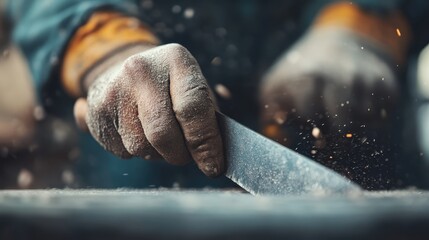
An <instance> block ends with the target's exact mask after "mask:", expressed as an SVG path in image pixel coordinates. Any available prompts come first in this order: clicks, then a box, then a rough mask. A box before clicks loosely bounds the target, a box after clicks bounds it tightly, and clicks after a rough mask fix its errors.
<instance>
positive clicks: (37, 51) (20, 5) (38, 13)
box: [7, 0, 139, 96]
mask: <svg viewBox="0 0 429 240" xmlns="http://www.w3.org/2000/svg"><path fill="white" fill-rule="evenodd" d="M137 9H139V8H138V5H137V2H136V1H122V0H91V1H82V0H62V1H48V0H40V1H28V0H8V1H7V14H8V17H9V18H10V19H11V20H12V22H13V23H14V24H15V25H14V33H13V40H14V41H15V42H16V43H17V44H18V45H19V47H20V48H21V50H22V52H23V53H24V55H25V57H26V59H27V61H28V63H29V66H30V70H31V74H32V77H33V79H34V83H35V86H36V89H37V93H38V94H39V96H44V92H45V91H48V89H47V85H50V84H52V83H53V82H54V83H55V82H56V81H58V82H59V80H58V79H60V69H61V66H62V64H63V59H64V55H65V53H66V49H67V46H69V47H72V48H73V47H74V45H73V43H75V42H76V41H72V42H71V39H72V38H73V37H74V36H75V33H79V32H80V30H79V29H80V27H82V26H83V25H85V24H86V23H87V22H88V21H90V18H91V16H93V14H94V12H97V11H107V10H110V11H115V12H121V13H123V14H124V15H130V16H131V15H135V14H136V12H135V11H137ZM115 17H117V16H115ZM70 42H71V45H69V43H70ZM94 47H95V46H94ZM70 62H73V61H70ZM71 64H73V63H71ZM85 64H88V63H87V62H86V63H85ZM66 75H67V74H66ZM63 83H64V85H65V86H66V89H67V91H68V92H69V93H72V94H74V95H76V94H79V91H78V90H77V87H76V85H74V83H72V82H70V81H69V80H65V81H64V82H63Z"/></svg>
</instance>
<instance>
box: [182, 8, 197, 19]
mask: <svg viewBox="0 0 429 240" xmlns="http://www.w3.org/2000/svg"><path fill="white" fill-rule="evenodd" d="M194 14H195V11H194V9H192V8H187V9H185V11H184V12H183V16H185V18H188V19H190V18H193V17H194Z"/></svg>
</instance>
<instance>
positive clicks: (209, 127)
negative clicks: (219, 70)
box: [170, 59, 225, 177]
mask: <svg viewBox="0 0 429 240" xmlns="http://www.w3.org/2000/svg"><path fill="white" fill-rule="evenodd" d="M191 60H192V62H191V63H189V62H188V65H187V66H181V67H178V68H173V69H172V70H171V72H170V76H171V79H170V81H171V83H170V93H171V99H172V102H173V109H174V112H175V114H176V118H177V120H178V121H179V124H180V126H181V129H182V131H183V134H184V136H185V141H186V144H187V147H188V150H189V151H190V153H191V155H192V157H193V159H194V160H195V161H196V163H197V165H198V167H199V168H200V169H201V170H202V171H203V172H204V173H205V174H206V175H207V176H212V177H214V176H217V175H219V174H221V173H223V172H224V169H225V164H224V153H223V147H222V140H221V136H220V133H219V127H218V124H217V121H216V116H215V107H214V104H213V102H212V100H211V99H210V94H209V87H208V85H207V83H206V81H205V78H204V77H203V75H202V73H201V70H200V69H199V67H198V65H197V64H196V61H195V60H194V59H191ZM175 65H176V66H180V65H182V64H181V63H179V62H176V63H175ZM180 68H181V69H180ZM179 69H180V70H179ZM183 69H186V71H183Z"/></svg>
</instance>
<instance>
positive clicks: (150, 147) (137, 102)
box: [75, 44, 224, 177]
mask: <svg viewBox="0 0 429 240" xmlns="http://www.w3.org/2000/svg"><path fill="white" fill-rule="evenodd" d="M81 101H82V100H81ZM87 102H88V105H87V108H88V109H87V110H88V111H87V114H86V115H85V116H84V117H85V118H86V124H87V125H88V128H89V130H90V132H91V134H92V135H93V136H94V138H95V139H96V140H97V141H98V142H99V143H100V144H101V145H102V146H103V147H104V148H105V149H106V150H108V151H110V152H112V153H114V154H115V155H117V156H119V157H121V158H130V157H132V156H136V157H140V158H143V159H152V158H156V156H157V155H158V154H159V155H161V156H162V157H163V158H164V159H165V160H166V161H167V162H169V163H171V164H176V165H183V164H186V163H188V162H189V161H191V160H192V159H193V160H194V161H195V162H196V163H197V165H198V167H199V168H200V169H201V170H202V171H203V172H204V173H205V174H206V175H208V176H212V177H213V176H217V175H219V174H221V173H223V171H224V156H223V149H222V140H221V138H220V133H219V129H218V125H217V121H216V117H215V104H214V100H213V99H212V98H211V94H210V90H209V86H208V84H207V82H206V79H205V78H204V76H203V74H202V73H201V70H200V67H199V66H198V64H197V62H196V60H195V59H194V57H193V56H192V55H191V54H190V53H189V52H188V51H187V50H186V49H185V48H184V47H182V46H181V45H178V44H168V45H163V46H160V47H155V48H152V49H150V50H147V51H144V52H141V53H139V54H136V55H133V56H131V57H129V58H128V59H127V60H125V61H124V62H123V64H120V65H119V66H117V67H116V68H114V69H112V70H111V71H108V72H106V73H105V74H103V75H102V76H100V77H99V78H98V79H97V80H96V81H95V82H94V83H93V84H92V86H91V87H90V88H89V91H88V97H87ZM76 105H77V108H85V107H86V106H84V105H83V104H80V105H79V104H76ZM75 112H82V111H79V110H78V111H76V109H75ZM83 112H86V111H83ZM76 117H77V118H78V122H79V118H82V117H83V116H82V114H80V116H76Z"/></svg>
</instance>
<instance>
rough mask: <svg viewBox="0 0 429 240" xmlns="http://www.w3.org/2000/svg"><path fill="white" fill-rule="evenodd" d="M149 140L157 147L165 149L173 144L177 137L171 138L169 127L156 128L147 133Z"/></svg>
mask: <svg viewBox="0 0 429 240" xmlns="http://www.w3.org/2000/svg"><path fill="white" fill-rule="evenodd" d="M146 137H147V139H148V141H149V142H150V143H151V144H152V146H153V147H155V148H156V149H165V148H166V147H168V146H171V145H172V142H173V141H174V140H175V139H171V136H170V134H169V131H168V129H161V128H159V127H158V128H154V129H152V130H150V131H149V132H148V133H146Z"/></svg>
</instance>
